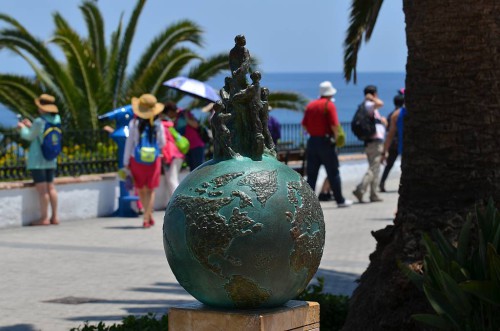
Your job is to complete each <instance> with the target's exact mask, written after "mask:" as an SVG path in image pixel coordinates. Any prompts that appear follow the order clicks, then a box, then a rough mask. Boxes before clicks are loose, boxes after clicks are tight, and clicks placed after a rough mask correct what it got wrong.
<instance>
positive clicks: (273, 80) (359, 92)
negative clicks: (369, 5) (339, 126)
mask: <svg viewBox="0 0 500 331" xmlns="http://www.w3.org/2000/svg"><path fill="white" fill-rule="evenodd" d="M224 77H225V75H218V76H217V77H215V78H213V79H211V80H210V81H209V82H208V84H209V85H211V86H212V87H213V88H215V89H216V90H219V89H220V88H222V86H223V85H224ZM325 80H329V81H331V82H332V83H333V86H334V87H335V88H336V89H337V94H336V95H335V97H334V98H335V101H334V102H335V105H336V106H337V111H338V115H339V119H340V121H342V122H349V121H351V118H352V116H353V115H354V112H355V110H356V108H357V105H358V104H359V103H360V102H361V101H362V100H363V89H364V87H365V86H366V85H370V84H373V85H376V86H377V87H378V91H379V97H380V98H381V99H382V100H383V101H384V102H385V106H384V107H383V108H382V109H381V110H380V112H381V114H382V115H384V116H387V115H388V114H389V113H390V112H391V111H392V110H393V108H394V107H393V102H392V99H393V98H394V96H395V95H396V94H397V91H398V90H399V89H400V88H402V87H404V83H405V74H404V73H387V72H382V73H358V82H357V84H356V85H354V84H353V83H349V84H346V83H345V81H344V79H343V78H342V73H338V72H337V73H327V72H326V73H265V72H263V73H262V80H261V85H262V86H265V87H267V88H268V89H269V90H270V91H271V92H277V91H289V92H290V91H291V92H298V93H301V94H302V95H303V96H304V97H306V98H307V99H310V100H312V99H315V98H317V97H318V96H319V87H318V86H319V83H321V82H322V81H325ZM271 114H272V115H273V116H275V117H276V118H277V119H278V120H279V121H280V123H283V124H286V123H300V121H301V120H302V116H303V114H302V112H293V111H288V110H284V109H273V110H272V111H271ZM16 123H17V118H16V116H15V114H13V113H11V112H10V111H8V110H7V109H6V108H5V107H3V106H2V105H1V104H0V126H4V127H12V126H15V125H16Z"/></svg>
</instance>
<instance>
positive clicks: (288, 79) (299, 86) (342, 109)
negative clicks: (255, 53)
mask: <svg viewBox="0 0 500 331" xmlns="http://www.w3.org/2000/svg"><path fill="white" fill-rule="evenodd" d="M325 80H329V81H331V82H332V84H333V86H334V87H335V88H336V89H337V94H336V95H335V96H334V99H335V100H334V102H335V105H336V107H337V111H338V115H339V119H340V121H341V122H350V121H351V119H352V116H353V115H354V112H355V111H356V109H357V106H358V105H359V103H361V101H362V100H363V98H364V95H363V89H364V88H365V86H367V85H375V86H377V88H378V94H379V97H380V98H381V99H382V100H383V101H384V103H385V105H384V107H383V108H381V109H380V113H381V114H382V115H383V116H387V115H388V114H389V113H390V112H391V111H392V110H393V109H394V104H393V98H394V96H395V95H396V94H397V91H398V90H399V89H401V88H403V87H404V84H405V73H388V72H382V73H358V80H357V83H356V85H355V84H354V83H349V84H347V83H346V82H345V81H344V79H343V76H342V73H339V72H337V73H265V72H263V73H262V80H261V85H262V86H265V87H267V88H268V89H269V90H270V91H271V92H277V91H293V92H298V93H301V94H302V95H303V96H305V97H306V98H307V99H309V100H313V99H316V98H318V96H319V84H320V83H321V82H323V81H325ZM208 83H209V84H210V85H211V86H212V87H213V88H215V89H217V90H218V89H220V88H221V87H222V86H223V85H224V76H218V77H216V78H214V79H211V80H210V81H209V82H208ZM271 114H272V115H273V116H275V117H276V118H277V119H278V120H279V121H280V122H281V123H300V121H301V120H302V116H303V114H302V113H301V112H293V111H287V110H283V109H273V110H272V111H271Z"/></svg>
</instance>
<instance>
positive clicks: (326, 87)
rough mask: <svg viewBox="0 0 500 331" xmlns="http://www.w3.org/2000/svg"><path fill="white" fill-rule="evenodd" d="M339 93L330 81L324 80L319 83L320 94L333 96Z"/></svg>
mask: <svg viewBox="0 0 500 331" xmlns="http://www.w3.org/2000/svg"><path fill="white" fill-rule="evenodd" d="M336 93H337V89H336V88H335V87H333V85H332V83H331V82H329V81H324V82H322V83H321V84H319V95H320V96H322V97H333V96H334V95H335V94H336Z"/></svg>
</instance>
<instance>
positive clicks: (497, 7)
mask: <svg viewBox="0 0 500 331" xmlns="http://www.w3.org/2000/svg"><path fill="white" fill-rule="evenodd" d="M403 3H404V12H405V15H406V36H407V43H408V62H407V77H406V106H407V110H408V115H407V117H406V120H405V127H404V151H403V156H402V177H401V184H400V189H399V193H400V198H399V203H398V213H397V216H396V219H395V221H394V225H391V226H388V227H386V228H385V229H383V230H380V231H377V232H375V233H373V235H374V237H375V238H376V240H377V248H376V251H375V252H374V253H373V254H371V256H370V266H369V267H368V269H367V270H366V271H365V273H364V274H363V275H362V276H361V279H360V284H359V286H358V288H357V289H356V291H355V292H354V294H353V297H352V300H351V309H350V311H349V315H348V318H347V322H346V324H345V325H344V328H343V330H420V329H421V327H420V326H419V325H417V324H415V323H413V321H412V320H411V317H410V316H411V315H412V314H415V313H422V312H430V311H431V308H430V307H429V306H428V304H427V302H426V300H425V298H424V296H423V293H421V292H419V291H418V290H417V289H416V288H415V286H414V285H413V284H412V283H410V282H409V281H408V280H407V279H405V277H404V276H403V275H402V274H401V273H400V272H399V270H398V268H397V266H396V262H397V261H402V262H405V263H407V264H410V265H412V266H414V267H416V268H418V267H419V266H420V263H421V260H422V256H423V250H422V247H421V245H420V238H421V233H422V232H428V231H430V230H431V229H441V230H442V231H443V232H444V233H445V235H446V236H448V237H449V238H452V239H453V238H455V237H456V235H457V231H458V230H459V228H460V226H461V225H462V224H463V222H464V217H465V215H466V214H468V213H469V212H471V211H472V210H473V209H474V208H475V206H476V204H477V203H481V201H485V200H486V199H488V198H490V197H493V199H494V200H495V201H496V203H497V206H498V203H499V202H500V62H499V55H500V54H499V51H500V37H499V36H500V20H499V19H498V18H499V17H500V3H499V2H498V1H496V0H442V1H436V0H419V1H413V0H403Z"/></svg>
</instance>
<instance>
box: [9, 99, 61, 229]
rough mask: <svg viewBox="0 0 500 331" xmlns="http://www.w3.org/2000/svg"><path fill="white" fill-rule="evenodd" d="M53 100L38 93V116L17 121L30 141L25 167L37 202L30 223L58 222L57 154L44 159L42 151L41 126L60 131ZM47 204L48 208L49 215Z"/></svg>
mask: <svg viewBox="0 0 500 331" xmlns="http://www.w3.org/2000/svg"><path fill="white" fill-rule="evenodd" d="M55 101H56V99H55V98H54V97H53V96H52V95H49V94H42V95H40V96H39V97H38V98H36V99H35V104H36V106H37V107H38V113H39V114H40V117H38V118H36V119H35V120H34V121H33V123H32V122H31V121H30V120H29V119H23V120H22V121H20V122H19V123H18V124H17V128H18V129H19V133H20V135H21V138H22V139H25V140H28V141H30V147H29V152H28V155H27V164H26V168H27V169H28V170H29V171H31V176H32V177H33V181H34V182H35V188H36V192H37V194H38V200H39V202H40V219H39V220H37V221H34V222H32V223H30V225H49V224H54V225H57V224H59V219H58V216H57V191H56V187H55V185H54V176H55V172H56V168H57V157H54V158H51V159H47V158H46V157H45V156H44V154H43V152H42V143H43V141H44V133H45V132H44V131H46V130H45V128H46V127H47V128H49V127H50V126H53V128H54V130H59V132H60V128H59V127H60V125H61V117H60V116H59V115H58V112H59V109H58V108H57V106H56V104H55ZM54 143H57V144H60V143H61V142H60V141H59V142H55V141H54ZM49 204H50V207H51V211H52V214H51V216H50V218H49Z"/></svg>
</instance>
